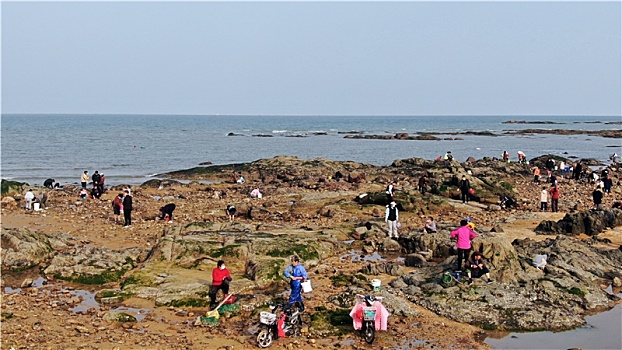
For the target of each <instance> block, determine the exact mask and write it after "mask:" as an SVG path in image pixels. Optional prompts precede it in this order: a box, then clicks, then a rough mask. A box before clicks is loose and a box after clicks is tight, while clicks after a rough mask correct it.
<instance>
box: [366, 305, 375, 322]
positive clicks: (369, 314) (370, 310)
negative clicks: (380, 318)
mask: <svg viewBox="0 0 622 350" xmlns="http://www.w3.org/2000/svg"><path fill="white" fill-rule="evenodd" d="M375 319H376V308H375V307H373V306H372V307H370V306H364V307H363V321H373V320H375Z"/></svg>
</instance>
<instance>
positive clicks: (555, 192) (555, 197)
mask: <svg viewBox="0 0 622 350" xmlns="http://www.w3.org/2000/svg"><path fill="white" fill-rule="evenodd" d="M549 195H550V196H551V211H552V212H554V213H557V212H558V211H559V206H558V205H559V189H558V188H557V184H553V185H552V186H551V189H550V190H549Z"/></svg>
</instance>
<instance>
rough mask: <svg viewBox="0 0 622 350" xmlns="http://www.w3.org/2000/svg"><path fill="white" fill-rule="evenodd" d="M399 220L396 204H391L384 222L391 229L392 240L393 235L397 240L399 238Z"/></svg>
mask: <svg viewBox="0 0 622 350" xmlns="http://www.w3.org/2000/svg"><path fill="white" fill-rule="evenodd" d="M399 219H400V214H399V211H398V210H397V208H396V207H395V202H391V203H390V204H389V205H387V210H386V211H385V215H384V221H385V222H386V223H387V226H388V227H389V237H391V238H393V235H395V238H398V237H399V236H398V235H397V222H398V221H399Z"/></svg>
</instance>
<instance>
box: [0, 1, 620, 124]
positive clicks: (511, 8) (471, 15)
mask: <svg viewBox="0 0 622 350" xmlns="http://www.w3.org/2000/svg"><path fill="white" fill-rule="evenodd" d="M1 6H2V7H1V13H2V14H1V16H2V27H1V29H2V56H1V59H2V62H1V69H2V71H1V75H2V93H1V98H2V100H1V106H2V113H3V114H12V113H25V114H29V113H53V114H65V113H67V114H198V115H203V114H205V115H214V114H221V115H294V116H295V115H302V116H304V115H335V116H349V115H350V116H355V115H380V116H382V115H412V116H417V115H543V116H545V115H573V116H575V115H597V116H605V115H606V116H612V115H613V116H620V115H622V101H621V100H622V97H621V96H622V83H621V76H622V74H621V69H622V68H621V67H622V62H621V55H622V50H621V42H622V39H621V33H622V25H621V14H622V11H621V2H620V1H605V2H581V1H573V2H559V1H555V2H538V1H525V2H494V1H489V2H470V1H461V2H420V1H414V2H197V1H194V2H178V1H173V2H158V1H154V2H85V1H82V2H80V1H76V2H6V1H3V2H2V4H1Z"/></svg>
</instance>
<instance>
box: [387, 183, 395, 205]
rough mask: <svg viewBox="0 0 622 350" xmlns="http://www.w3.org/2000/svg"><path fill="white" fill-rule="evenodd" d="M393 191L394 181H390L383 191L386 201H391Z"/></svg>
mask: <svg viewBox="0 0 622 350" xmlns="http://www.w3.org/2000/svg"><path fill="white" fill-rule="evenodd" d="M393 191H395V181H391V182H389V184H388V185H387V190H386V191H385V193H386V194H387V203H391V202H393Z"/></svg>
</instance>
